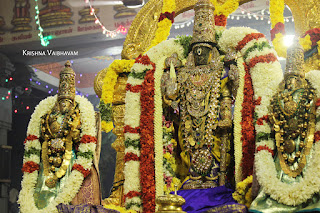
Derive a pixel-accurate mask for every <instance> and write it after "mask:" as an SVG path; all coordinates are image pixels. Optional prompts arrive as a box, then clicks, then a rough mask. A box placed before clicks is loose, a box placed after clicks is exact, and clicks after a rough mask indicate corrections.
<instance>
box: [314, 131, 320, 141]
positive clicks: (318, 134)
mask: <svg viewBox="0 0 320 213" xmlns="http://www.w3.org/2000/svg"><path fill="white" fill-rule="evenodd" d="M319 140H320V131H317V132H315V133H314V141H315V142H318V141H319Z"/></svg>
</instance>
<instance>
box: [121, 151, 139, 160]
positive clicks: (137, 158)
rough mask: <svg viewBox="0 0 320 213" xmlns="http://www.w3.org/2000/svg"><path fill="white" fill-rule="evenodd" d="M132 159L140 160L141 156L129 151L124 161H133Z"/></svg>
mask: <svg viewBox="0 0 320 213" xmlns="http://www.w3.org/2000/svg"><path fill="white" fill-rule="evenodd" d="M131 160H134V161H139V160H140V158H139V157H138V156H137V155H136V154H134V153H131V152H128V153H127V154H126V155H125V156H124V162H128V161H131Z"/></svg>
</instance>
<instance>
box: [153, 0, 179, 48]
mask: <svg viewBox="0 0 320 213" xmlns="http://www.w3.org/2000/svg"><path fill="white" fill-rule="evenodd" d="M175 10H176V3H175V0H163V5H162V10H161V12H162V13H161V15H160V18H159V22H158V28H157V30H156V33H155V36H154V39H153V40H152V41H151V44H150V46H149V47H148V49H147V50H149V49H151V48H152V47H154V46H156V45H157V44H159V43H160V42H161V41H164V40H166V39H167V38H168V36H169V35H170V29H171V26H172V23H173V22H174V16H175V12H174V11H175Z"/></svg>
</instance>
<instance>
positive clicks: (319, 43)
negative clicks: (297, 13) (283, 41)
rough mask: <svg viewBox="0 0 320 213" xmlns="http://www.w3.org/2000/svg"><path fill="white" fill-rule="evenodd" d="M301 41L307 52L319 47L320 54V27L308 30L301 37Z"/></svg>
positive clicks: (319, 52)
mask: <svg viewBox="0 0 320 213" xmlns="http://www.w3.org/2000/svg"><path fill="white" fill-rule="evenodd" d="M299 42H300V44H301V46H302V47H303V49H304V51H305V52H307V51H309V50H311V49H313V48H316V47H317V51H318V54H319V55H320V28H313V29H310V30H308V31H307V32H305V34H304V35H303V36H302V37H301V38H299ZM311 56H312V55H311Z"/></svg>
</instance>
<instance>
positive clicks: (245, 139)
mask: <svg viewBox="0 0 320 213" xmlns="http://www.w3.org/2000/svg"><path fill="white" fill-rule="evenodd" d="M244 66H245V71H246V74H245V77H244V78H245V81H244V82H245V83H244V91H243V94H244V99H243V103H242V110H241V113H242V121H241V125H242V131H241V132H242V138H241V140H242V152H243V154H242V161H241V166H242V168H246V169H245V170H243V171H242V175H243V176H242V177H243V178H246V177H248V176H250V175H252V171H253V159H254V151H255V129H254V125H253V114H254V109H255V105H254V100H253V86H252V79H251V75H250V72H249V70H250V67H249V66H248V65H246V64H245V65H244Z"/></svg>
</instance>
